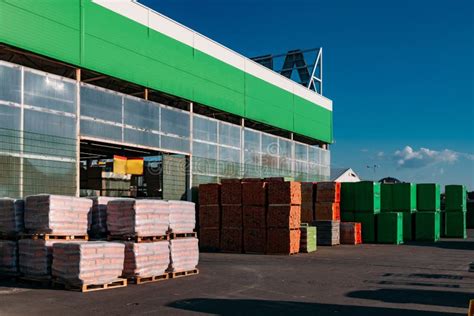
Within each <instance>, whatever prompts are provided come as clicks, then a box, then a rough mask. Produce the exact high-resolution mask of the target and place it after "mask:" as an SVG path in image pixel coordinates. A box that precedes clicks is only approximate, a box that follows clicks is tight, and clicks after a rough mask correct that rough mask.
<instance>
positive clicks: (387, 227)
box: [377, 212, 403, 245]
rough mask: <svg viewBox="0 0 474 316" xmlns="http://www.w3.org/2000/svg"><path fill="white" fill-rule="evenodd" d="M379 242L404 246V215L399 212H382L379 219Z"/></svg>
mask: <svg viewBox="0 0 474 316" xmlns="http://www.w3.org/2000/svg"><path fill="white" fill-rule="evenodd" d="M377 242H378V243H383V244H395V245H399V244H403V215H402V213H398V212H382V213H380V214H379V215H378V217H377Z"/></svg>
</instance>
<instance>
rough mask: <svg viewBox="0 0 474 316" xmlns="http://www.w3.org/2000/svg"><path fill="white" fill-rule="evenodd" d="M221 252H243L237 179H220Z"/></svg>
mask: <svg viewBox="0 0 474 316" xmlns="http://www.w3.org/2000/svg"><path fill="white" fill-rule="evenodd" d="M221 216H222V223H221V227H222V230H221V251H223V252H233V253H241V252H242V250H243V236H242V232H243V214H242V185H241V183H240V180H239V179H222V185H221Z"/></svg>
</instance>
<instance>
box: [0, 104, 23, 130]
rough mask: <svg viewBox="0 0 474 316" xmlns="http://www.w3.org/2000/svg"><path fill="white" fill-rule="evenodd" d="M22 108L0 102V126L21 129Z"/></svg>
mask: <svg viewBox="0 0 474 316" xmlns="http://www.w3.org/2000/svg"><path fill="white" fill-rule="evenodd" d="M20 112H21V110H20V108H17V107H12V106H6V105H2V104H0V128H2V129H14V130H19V129H20Z"/></svg>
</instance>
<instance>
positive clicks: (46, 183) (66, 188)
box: [23, 158, 76, 196]
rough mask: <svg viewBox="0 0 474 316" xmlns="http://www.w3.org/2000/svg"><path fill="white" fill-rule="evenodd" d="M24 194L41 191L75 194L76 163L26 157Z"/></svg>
mask: <svg viewBox="0 0 474 316" xmlns="http://www.w3.org/2000/svg"><path fill="white" fill-rule="evenodd" d="M23 183H24V186H23V190H24V195H25V196H27V195H33V194H40V193H45V192H47V193H49V194H62V195H75V194H76V164H75V163H72V162H59V161H49V160H39V159H29V158H25V159H24V176H23Z"/></svg>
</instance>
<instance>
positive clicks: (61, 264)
mask: <svg viewBox="0 0 474 316" xmlns="http://www.w3.org/2000/svg"><path fill="white" fill-rule="evenodd" d="M123 262H124V245H123V244H122V243H116V242H102V241H90V242H77V243H57V244H55V245H54V246H53V267H52V275H53V276H54V277H56V278H58V279H60V280H62V281H64V282H67V283H68V284H71V285H83V284H104V283H111V282H114V281H115V280H117V278H118V277H120V276H121V275H122V271H123Z"/></svg>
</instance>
